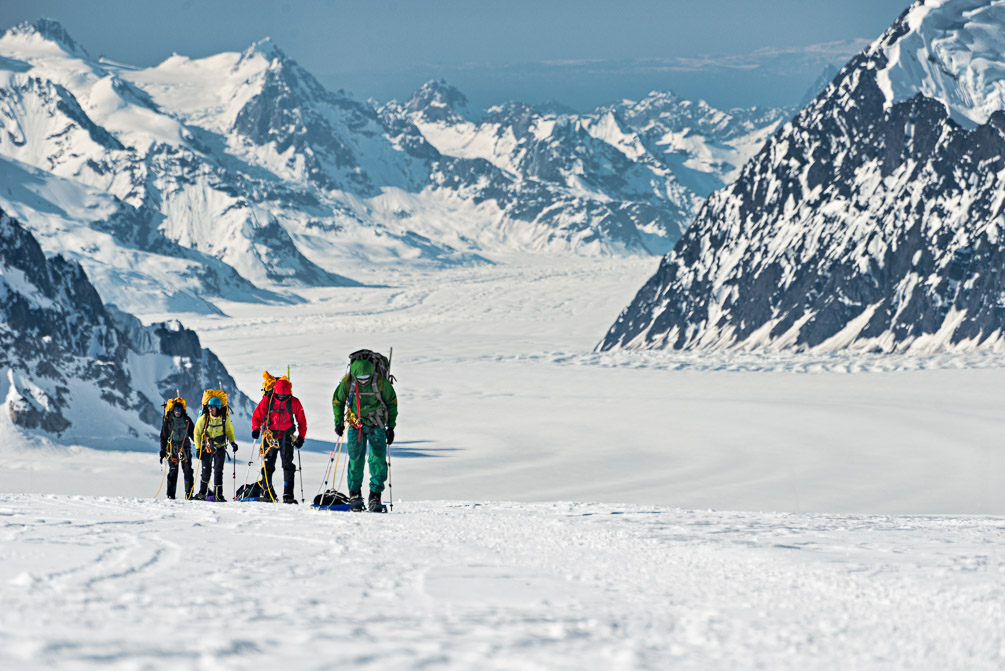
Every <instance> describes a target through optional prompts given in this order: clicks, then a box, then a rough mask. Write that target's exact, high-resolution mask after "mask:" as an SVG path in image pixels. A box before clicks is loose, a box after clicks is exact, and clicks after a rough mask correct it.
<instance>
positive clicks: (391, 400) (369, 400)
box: [332, 375, 398, 429]
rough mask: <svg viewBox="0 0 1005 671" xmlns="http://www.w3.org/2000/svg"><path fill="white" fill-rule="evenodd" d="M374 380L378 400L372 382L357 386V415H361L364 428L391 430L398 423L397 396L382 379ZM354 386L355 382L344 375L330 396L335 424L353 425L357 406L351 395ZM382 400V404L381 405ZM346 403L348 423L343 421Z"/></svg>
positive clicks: (354, 396) (354, 398)
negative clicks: (348, 415)
mask: <svg viewBox="0 0 1005 671" xmlns="http://www.w3.org/2000/svg"><path fill="white" fill-rule="evenodd" d="M375 380H376V383H377V390H378V391H379V393H380V397H379V398H378V396H377V394H376V393H374V390H373V383H374V381H373V380H371V381H368V382H367V383H366V384H362V383H360V384H359V414H360V415H362V423H363V424H364V425H365V426H383V428H386V429H393V428H394V426H395V424H397V422H398V395H397V394H395V393H394V387H393V386H391V383H390V382H388V381H387V380H385V379H384V378H375ZM356 386H357V385H356V382H355V381H354V380H353V379H352V377H351V376H349V375H346V376H345V377H344V378H342V381H341V382H339V385H338V386H337V387H336V388H335V393H334V394H332V412H334V413H335V422H336V423H340V422H343V421H345V422H346V423H347V424H352V423H353V419H355V417H356V405H357V403H356V395H355V393H353V392H354V391H355V388H356ZM382 399H383V403H381V400H382ZM347 402H348V406H349V408H348V410H349V412H350V418H349V420H348V421H346V420H345V419H344V418H345V416H346V410H347V408H346V405H347ZM385 406H386V408H387V412H386V416H385V412H384V408H385Z"/></svg>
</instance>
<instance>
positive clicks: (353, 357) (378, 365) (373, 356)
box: [349, 349, 396, 384]
mask: <svg viewBox="0 0 1005 671" xmlns="http://www.w3.org/2000/svg"><path fill="white" fill-rule="evenodd" d="M353 361H369V362H370V363H372V364H373V372H374V373H376V374H377V375H379V376H380V377H382V378H384V379H385V380H387V381H388V382H390V383H391V384H394V382H395V381H396V380H395V379H394V376H393V375H391V360H390V359H388V358H387V357H386V356H384V355H383V354H380V353H379V352H374V351H372V350H368V349H360V350H356V351H355V352H353V353H352V354H350V355H349V365H350V366H351V365H352V362H353Z"/></svg>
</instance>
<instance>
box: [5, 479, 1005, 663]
mask: <svg viewBox="0 0 1005 671" xmlns="http://www.w3.org/2000/svg"><path fill="white" fill-rule="evenodd" d="M1002 530H1003V524H1002V522H1001V520H1000V519H994V518H987V517H975V518H961V519H949V518H927V517H887V516H831V515H788V514H751V513H716V512H697V511H685V510H679V509H678V510H674V509H660V508H654V507H640V506H611V505H607V504H580V503H565V502H561V503H550V504H518V503H490V502H480V503H470V502H436V501H428V502H421V503H404V504H399V505H397V506H396V507H395V511H394V513H392V514H389V515H379V516H378V515H371V514H353V513H322V512H317V511H313V510H311V509H309V508H307V507H297V508H292V507H286V506H281V505H273V504H235V503H230V504H199V503H194V502H166V501H150V500H139V499H124V498H116V497H97V498H92V497H75V496H53V495H48V496H40V495H11V494H4V495H0V536H2V539H3V543H2V545H0V556H2V559H3V565H4V567H5V571H4V575H5V579H4V581H3V582H2V583H0V596H2V597H3V601H4V604H5V608H4V609H3V612H2V614H0V625H2V626H0V643H2V644H0V664H2V666H3V667H4V668H5V669H11V670H17V669H37V668H60V669H91V668H103V669H140V668H142V669H159V668H180V667H184V668H191V669H212V670H214V671H225V670H228V669H242V668H247V665H248V664H249V663H254V664H255V665H258V666H266V665H275V664H278V665H280V666H281V667H282V668H291V669H292V668H296V669H322V668H333V667H334V668H346V667H351V668H356V669H388V668H395V669H404V668H428V669H470V668H483V669H515V668H520V669H548V670H553V669H570V670H571V669H625V670H628V669H665V668H681V669H709V668H721V669H746V668H772V669H790V668H791V669H798V668H816V669H832V668H833V669H839V668H842V669H847V668H856V669H891V668H897V669H899V668H904V669H921V668H967V669H996V668H1001V665H1002V663H1003V661H1005V640H1003V630H1002V627H1001V619H1002V615H1003V613H1002V610H1003V605H1002V604H1003V603H1005V583H1003V573H1002V567H1001V562H1000V551H999V548H1000V543H1001V540H1002V537H1001V535H1002Z"/></svg>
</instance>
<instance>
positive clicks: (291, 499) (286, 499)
mask: <svg viewBox="0 0 1005 671" xmlns="http://www.w3.org/2000/svg"><path fill="white" fill-rule="evenodd" d="M296 502H297V499H296V497H294V496H293V494H283V503H296Z"/></svg>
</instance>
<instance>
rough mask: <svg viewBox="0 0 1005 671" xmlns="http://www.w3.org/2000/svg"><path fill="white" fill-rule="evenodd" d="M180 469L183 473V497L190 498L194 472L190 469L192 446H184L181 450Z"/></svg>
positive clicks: (193, 486) (193, 483) (193, 484)
mask: <svg viewBox="0 0 1005 671" xmlns="http://www.w3.org/2000/svg"><path fill="white" fill-rule="evenodd" d="M181 455H182V459H181V470H182V472H183V473H185V498H186V499H188V498H191V496H192V490H193V489H194V488H195V473H194V472H193V470H192V448H191V447H186V448H185V449H184V450H182V452H181Z"/></svg>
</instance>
